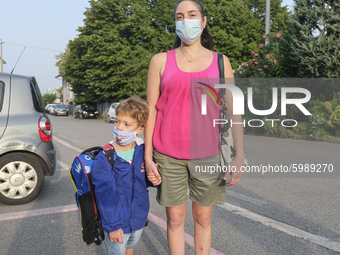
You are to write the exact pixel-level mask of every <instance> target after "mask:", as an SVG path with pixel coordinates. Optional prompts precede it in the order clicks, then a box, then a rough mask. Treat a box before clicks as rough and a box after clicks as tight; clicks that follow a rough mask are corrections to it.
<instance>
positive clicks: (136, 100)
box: [116, 96, 149, 127]
mask: <svg viewBox="0 0 340 255" xmlns="http://www.w3.org/2000/svg"><path fill="white" fill-rule="evenodd" d="M116 115H128V116H129V117H131V118H133V119H135V120H137V124H138V126H139V127H144V125H145V123H146V121H147V120H148V117H149V108H148V103H147V102H146V101H145V100H143V99H141V98H140V97H138V96H132V97H129V98H128V99H125V100H123V101H121V102H120V103H119V105H118V106H117V108H116Z"/></svg>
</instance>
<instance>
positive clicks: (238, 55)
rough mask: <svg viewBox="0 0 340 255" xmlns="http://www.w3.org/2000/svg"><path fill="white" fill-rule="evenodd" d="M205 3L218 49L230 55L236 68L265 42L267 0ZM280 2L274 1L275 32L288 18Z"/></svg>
mask: <svg viewBox="0 0 340 255" xmlns="http://www.w3.org/2000/svg"><path fill="white" fill-rule="evenodd" d="M206 2H207V12H208V21H209V26H210V28H211V33H212V36H213V37H214V44H215V51H217V52H223V53H224V54H225V55H227V56H228V57H229V59H230V62H231V65H232V67H233V69H238V67H239V66H240V65H241V64H242V63H244V62H246V61H247V60H248V58H249V55H250V53H251V52H252V51H256V50H257V49H258V46H259V45H260V44H261V43H263V41H262V36H263V35H264V34H265V9H266V0H244V1H239V0H220V1H206ZM281 3H282V0H271V9H270V12H271V13H270V19H271V25H270V30H271V31H272V32H273V33H275V34H276V33H277V32H279V31H284V30H285V29H286V27H287V25H288V20H289V12H288V10H287V7H281Z"/></svg>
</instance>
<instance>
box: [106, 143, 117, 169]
mask: <svg viewBox="0 0 340 255" xmlns="http://www.w3.org/2000/svg"><path fill="white" fill-rule="evenodd" d="M103 152H104V154H105V155H106V158H107V160H108V161H109V163H110V165H111V166H113V164H114V163H115V159H114V153H115V148H114V147H113V145H112V144H111V143H108V144H106V145H104V146H103Z"/></svg>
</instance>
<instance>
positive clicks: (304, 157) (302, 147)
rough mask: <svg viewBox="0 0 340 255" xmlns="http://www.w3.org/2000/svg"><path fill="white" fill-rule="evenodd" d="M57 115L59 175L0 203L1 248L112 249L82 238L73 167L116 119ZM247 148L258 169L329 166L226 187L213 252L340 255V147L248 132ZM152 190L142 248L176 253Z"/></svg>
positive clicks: (107, 135)
mask: <svg viewBox="0 0 340 255" xmlns="http://www.w3.org/2000/svg"><path fill="white" fill-rule="evenodd" d="M50 119H51V122H52V128H53V138H54V140H53V141H54V145H55V147H56V150H57V153H58V154H57V155H58V156H57V158H58V166H57V171H56V174H55V175H54V176H52V177H46V178H45V184H44V188H43V190H42V192H41V194H40V196H39V197H38V198H37V199H36V200H34V201H32V202H31V203H28V204H25V205H19V206H8V205H4V204H1V203H0V254H9V255H17V254H18V255H19V254H20V255H21V254H27V255H29V254H32V255H33V254H34V255H36V254H58V255H61V254H106V249H105V245H100V246H96V245H95V244H92V245H86V244H85V243H84V242H83V241H82V238H81V225H80V223H79V218H80V217H79V212H78V211H77V210H76V208H75V200H74V188H73V186H72V184H71V181H70V179H69V175H68V171H67V170H68V169H67V168H68V166H69V165H70V164H71V163H72V161H73V158H74V157H75V156H76V155H77V154H78V153H79V151H80V150H83V149H86V148H88V147H92V146H96V145H103V144H105V143H107V142H108V141H110V140H112V139H113V124H108V123H106V122H105V121H104V120H102V119H97V120H80V119H73V117H72V116H69V117H55V116H50ZM245 147H246V153H247V158H248V161H249V163H250V165H251V166H255V168H254V169H259V168H260V167H261V165H262V170H263V169H264V168H263V166H268V165H269V164H270V165H271V166H277V167H279V166H280V165H283V166H287V167H286V169H288V168H289V167H290V168H291V167H292V164H297V165H296V166H295V167H299V165H298V164H308V166H306V165H304V168H303V170H306V169H307V168H308V167H309V168H311V167H312V166H311V164H315V166H316V165H317V164H326V165H322V166H321V167H322V172H317V171H314V172H313V173H310V172H311V171H309V173H305V172H304V173H294V172H290V173H288V172H284V173H274V174H268V173H262V172H260V173H256V174H254V173H246V174H245V175H244V178H243V179H242V181H241V182H240V183H239V184H237V185H236V186H233V187H230V188H228V189H227V197H226V203H225V205H224V206H214V209H213V215H212V236H213V237H212V250H211V254H232V255H233V254H237V255H238V254H240V255H244V254H252V255H266V254H306V255H307V254H308V255H310V254H340V222H339V211H340V196H339V193H340V182H339V180H340V179H339V176H340V174H339V173H340V169H339V168H340V145H338V144H331V143H320V142H309V141H298V140H292V139H280V138H267V137H254V136H245ZM324 166H326V170H325V167H324ZM321 167H320V168H321ZM331 168H332V169H333V170H332V172H329V171H328V170H329V169H331ZM293 169H294V165H293ZM301 169H302V168H301ZM149 191H150V203H151V208H150V217H149V218H150V219H151V220H150V224H149V226H148V227H147V228H145V230H144V233H143V236H142V240H141V242H140V243H139V245H138V246H137V247H136V249H135V254H142V255H148V254H169V250H168V248H167V241H166V231H165V230H164V224H165V219H166V217H165V209H164V208H163V207H161V206H160V205H158V203H157V202H156V200H155V195H156V190H155V189H153V188H150V189H149ZM187 207H188V210H187V219H186V225H185V231H186V233H187V235H186V242H187V243H186V254H195V252H194V248H193V233H194V227H193V220H192V216H191V203H190V201H189V200H188V202H187Z"/></svg>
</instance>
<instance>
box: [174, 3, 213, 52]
mask: <svg viewBox="0 0 340 255" xmlns="http://www.w3.org/2000/svg"><path fill="white" fill-rule="evenodd" d="M183 1H191V2H195V3H196V4H197V6H198V9H199V11H200V13H201V15H202V18H203V17H204V16H206V15H205V12H204V8H203V5H202V4H201V2H200V1H198V0H179V1H178V2H177V5H176V8H175V10H174V17H175V20H176V10H177V7H178V5H179V4H180V3H181V2H183ZM201 43H202V45H203V47H205V48H207V49H209V50H213V49H214V42H213V38H212V36H211V34H210V33H209V29H208V23H207V25H206V26H205V28H204V29H203V32H202V34H201ZM179 46H181V39H180V38H179V37H178V35H176V38H175V41H174V43H173V48H174V49H175V48H178V47H179Z"/></svg>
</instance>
